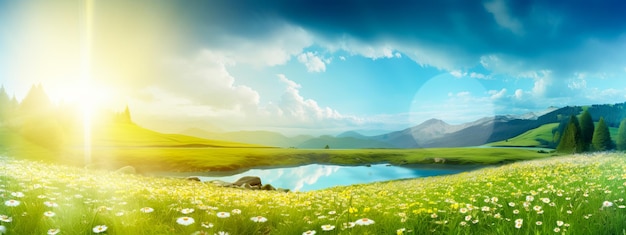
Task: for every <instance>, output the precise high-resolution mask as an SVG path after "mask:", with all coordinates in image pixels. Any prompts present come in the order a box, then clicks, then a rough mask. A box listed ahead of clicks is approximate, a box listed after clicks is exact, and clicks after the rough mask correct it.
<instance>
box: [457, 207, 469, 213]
mask: <svg viewBox="0 0 626 235" xmlns="http://www.w3.org/2000/svg"><path fill="white" fill-rule="evenodd" d="M459 212H461V214H465V213H467V208H465V207H463V208H461V209H459Z"/></svg>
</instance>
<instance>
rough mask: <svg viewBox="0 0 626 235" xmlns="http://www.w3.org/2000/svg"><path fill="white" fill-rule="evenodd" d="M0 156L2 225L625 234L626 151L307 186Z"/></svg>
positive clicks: (28, 229) (126, 230) (12, 229)
mask: <svg viewBox="0 0 626 235" xmlns="http://www.w3.org/2000/svg"><path fill="white" fill-rule="evenodd" d="M1 161H2V164H1V165H0V200H1V202H2V204H0V221H3V222H0V223H1V224H2V226H5V227H6V229H7V230H8V234H46V233H48V231H49V230H50V231H52V232H54V231H55V230H54V229H59V230H60V234H94V231H102V229H103V228H104V227H98V226H105V227H106V230H105V231H102V233H106V234H219V232H228V233H229V234H306V233H307V232H308V233H309V234H312V233H313V231H315V234H425V233H432V234H560V233H566V234H623V233H624V232H626V230H625V229H626V223H624V221H626V209H625V205H626V202H624V197H625V196H626V194H625V193H626V190H625V185H626V175H625V173H624V172H626V161H625V159H624V156H623V155H622V154H617V153H608V154H596V155H578V156H571V157H556V158H551V159H544V160H534V161H527V162H519V163H514V164H510V165H506V166H501V167H497V168H485V169H481V170H477V171H474V172H468V173H461V174H458V175H451V176H441V177H430V178H422V179H414V180H403V181H393V182H383V183H373V184H367V185H353V186H348V187H336V188H331V189H327V190H320V191H313V192H305V193H282V192H274V191H246V190H240V189H231V188H218V187H215V186H212V185H208V184H203V183H199V182H193V181H186V180H182V179H165V178H150V177H142V176H137V175H122V174H117V173H111V172H105V171H87V170H84V169H82V168H73V167H65V166H57V165H50V164H45V163H36V162H32V161H25V160H11V159H2V160H1ZM51 213H53V214H54V215H53V216H50V215H51ZM7 221H8V222H7ZM51 229H52V230H51ZM325 230H328V231H325ZM555 231H556V232H555Z"/></svg>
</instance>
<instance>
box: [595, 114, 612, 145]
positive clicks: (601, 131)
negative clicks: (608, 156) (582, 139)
mask: <svg viewBox="0 0 626 235" xmlns="http://www.w3.org/2000/svg"><path fill="white" fill-rule="evenodd" d="M592 145H593V149H594V150H596V151H606V150H610V149H613V141H612V140H611V133H610V132H609V127H608V126H607V125H606V124H605V123H604V117H600V121H599V122H598V127H597V128H596V129H595V131H594V132H593V141H592Z"/></svg>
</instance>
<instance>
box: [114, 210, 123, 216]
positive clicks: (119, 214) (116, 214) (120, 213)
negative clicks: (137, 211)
mask: <svg viewBox="0 0 626 235" xmlns="http://www.w3.org/2000/svg"><path fill="white" fill-rule="evenodd" d="M122 215H124V212H123V211H119V212H117V213H115V216H117V217H120V216H122Z"/></svg>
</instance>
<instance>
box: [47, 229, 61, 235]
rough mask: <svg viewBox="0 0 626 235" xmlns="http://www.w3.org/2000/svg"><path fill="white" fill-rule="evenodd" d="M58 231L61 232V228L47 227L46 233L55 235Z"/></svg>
mask: <svg viewBox="0 0 626 235" xmlns="http://www.w3.org/2000/svg"><path fill="white" fill-rule="evenodd" d="M59 232H61V229H58V228H51V229H48V235H55V234H58V233H59Z"/></svg>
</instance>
